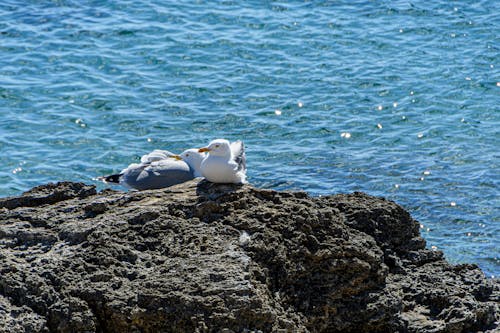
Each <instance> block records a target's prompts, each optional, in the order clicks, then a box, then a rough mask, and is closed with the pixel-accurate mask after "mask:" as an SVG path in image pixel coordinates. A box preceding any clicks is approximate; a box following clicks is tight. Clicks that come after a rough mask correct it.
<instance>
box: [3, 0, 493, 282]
mask: <svg viewBox="0 0 500 333" xmlns="http://www.w3.org/2000/svg"><path fill="white" fill-rule="evenodd" d="M499 51H500V2H499V1H471V0H465V1H444V0H437V1H418V0H417V1H164V0H134V1H125V0H120V1H118V0H114V1H113V0H110V1H84V0H83V1H80V0H78V1H77V0H53V1H48V0H37V1H34V0H32V1H27V0H23V1H21V0H6V1H5V0H4V1H2V3H1V4H0V196H9V195H18V194H20V193H22V192H23V191H25V190H28V189H29V188H31V187H32V186H35V185H39V184H43V183H47V182H54V181H60V180H71V181H84V182H86V183H94V184H96V185H98V186H99V188H104V185H102V184H98V183H97V182H96V181H95V180H93V179H94V178H95V177H96V176H99V175H103V174H109V173H112V172H117V171H120V170H121V169H122V168H123V167H125V166H127V165H128V164H129V163H131V162H135V161H138V160H139V157H140V156H141V155H142V154H145V153H147V152H149V151H151V150H153V149H156V148H158V149H168V150H172V151H175V152H180V151H182V150H184V149H186V148H190V147H201V146H203V145H205V144H206V143H207V142H208V141H209V140H211V139H214V138H218V137H224V138H228V139H231V140H234V139H242V140H243V141H244V142H245V143H246V147H247V158H248V168H249V169H248V174H249V180H250V182H251V183H252V184H254V185H255V186H258V187H264V188H273V189H277V190H296V189H303V190H306V191H308V192H309V193H311V194H313V195H326V194H334V193H346V192H352V191H365V192H367V193H370V194H372V195H377V196H384V197H387V198H389V199H392V200H395V201H396V202H398V203H399V204H401V205H403V206H404V207H406V208H407V209H408V210H409V211H410V212H411V213H412V215H413V216H414V217H415V218H416V219H418V220H419V221H420V223H421V227H422V228H421V231H422V234H423V236H424V237H425V238H426V240H427V242H428V246H429V247H432V248H436V249H439V250H443V251H444V253H445V255H446V257H447V258H448V259H449V260H450V261H451V262H453V263H462V262H473V263H477V264H478V265H479V266H480V267H481V268H482V269H483V270H484V271H485V273H486V275H487V276H498V275H500V259H499V258H500V244H499V238H500V237H499V235H500V223H499V222H500V219H499V215H500V214H499V207H500V200H499V180H500V175H499V165H500V163H499V157H500V151H499V147H500V135H499V125H500V56H499V55H500V54H499Z"/></svg>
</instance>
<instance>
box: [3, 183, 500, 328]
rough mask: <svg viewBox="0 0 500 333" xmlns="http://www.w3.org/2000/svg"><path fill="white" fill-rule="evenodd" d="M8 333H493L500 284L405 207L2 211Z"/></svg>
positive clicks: (254, 193) (28, 207) (69, 198)
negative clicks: (441, 245) (446, 251)
mask: <svg viewBox="0 0 500 333" xmlns="http://www.w3.org/2000/svg"><path fill="white" fill-rule="evenodd" d="M0 260H1V262H0V263H1V265H0V331H2V332H200V333H201V332H231V331H233V332H251V331H254V332H258V331H259V330H260V331H262V332H475V331H489V332H494V331H496V330H497V329H498V320H499V300H500V291H499V282H498V280H491V279H486V278H485V277H484V275H483V273H482V272H481V270H480V269H478V268H477V266H475V265H458V266H452V265H450V264H448V263H447V262H446V261H445V260H444V259H443V257H442V253H441V252H439V251H430V250H427V249H425V241H424V240H423V239H422V238H421V237H420V234H419V224H418V222H416V221H415V220H413V219H412V218H411V216H410V215H409V214H408V213H407V212H406V211H405V210H404V209H402V208H401V207H400V206H398V205H397V204H395V203H393V202H391V201H387V200H384V199H381V198H375V197H372V196H368V195H366V194H363V193H354V194H349V195H335V196H328V197H320V198H311V197H309V196H308V195H307V194H305V193H303V192H276V191H271V190H262V189H256V188H253V187H251V186H247V185H245V186H236V185H234V186H233V185H214V184H211V183H208V182H204V181H202V182H197V181H191V182H188V183H185V184H182V185H179V186H176V187H171V188H168V189H161V190H151V191H143V192H129V193H123V192H117V191H111V190H106V191H103V192H101V193H96V191H95V188H94V187H93V186H88V185H85V184H81V183H69V182H65V183H58V184H49V185H45V186H39V187H36V188H34V189H32V190H30V191H29V192H27V193H25V194H24V195H23V196H20V197H12V198H3V199H0Z"/></svg>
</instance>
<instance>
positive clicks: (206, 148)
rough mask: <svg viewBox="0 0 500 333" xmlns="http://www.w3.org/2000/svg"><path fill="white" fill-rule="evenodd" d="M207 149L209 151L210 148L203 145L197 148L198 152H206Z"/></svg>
mask: <svg viewBox="0 0 500 333" xmlns="http://www.w3.org/2000/svg"><path fill="white" fill-rule="evenodd" d="M208 151H210V148H208V147H203V148H200V149H198V153H204V152H208Z"/></svg>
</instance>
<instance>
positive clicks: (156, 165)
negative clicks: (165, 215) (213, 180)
mask: <svg viewBox="0 0 500 333" xmlns="http://www.w3.org/2000/svg"><path fill="white" fill-rule="evenodd" d="M204 157H205V154H202V153H199V152H198V150H197V149H188V150H186V151H184V152H183V153H182V154H181V155H175V154H172V153H171V152H169V151H166V150H155V151H153V152H151V153H149V154H147V155H144V156H142V157H141V163H133V164H130V165H129V166H128V167H127V168H126V169H123V170H122V171H121V172H120V173H119V174H114V175H110V176H104V177H99V178H98V179H99V180H102V181H104V182H105V183H117V184H120V185H123V186H125V187H127V188H129V189H135V190H139V191H142V190H150V189H156V188H164V187H169V186H173V185H177V184H180V183H184V182H186V181H188V180H191V179H193V178H196V177H201V172H200V164H201V161H202V160H203V158H204Z"/></svg>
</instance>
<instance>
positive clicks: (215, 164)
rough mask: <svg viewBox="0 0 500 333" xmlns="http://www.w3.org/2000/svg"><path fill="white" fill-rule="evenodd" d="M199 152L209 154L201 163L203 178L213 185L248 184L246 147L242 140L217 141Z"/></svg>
mask: <svg viewBox="0 0 500 333" xmlns="http://www.w3.org/2000/svg"><path fill="white" fill-rule="evenodd" d="M198 152H200V153H204V152H208V155H207V156H206V157H205V158H204V159H203V161H202V162H201V166H200V170H201V174H202V176H203V177H205V179H206V180H208V181H210V182H212V183H233V184H244V183H246V182H247V181H246V172H247V167H246V156H245V146H244V145H243V142H241V141H240V140H238V141H235V142H232V143H230V142H229V141H228V140H225V139H216V140H213V141H211V142H210V144H209V145H208V146H207V147H203V148H200V149H198Z"/></svg>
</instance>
